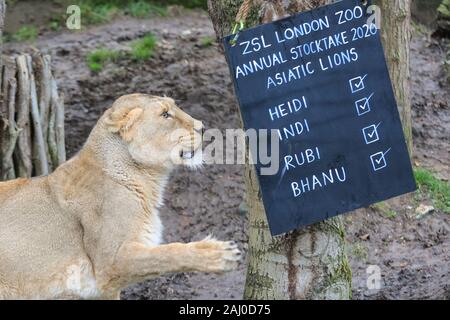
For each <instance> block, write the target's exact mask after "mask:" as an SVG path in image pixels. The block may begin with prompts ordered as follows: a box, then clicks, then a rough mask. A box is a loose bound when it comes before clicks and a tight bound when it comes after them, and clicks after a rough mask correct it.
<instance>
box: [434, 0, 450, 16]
mask: <svg viewBox="0 0 450 320" xmlns="http://www.w3.org/2000/svg"><path fill="white" fill-rule="evenodd" d="M437 10H438V12H439V13H440V14H441V15H442V16H444V17H446V18H448V19H450V0H443V1H442V3H441V4H440V6H439V7H438V9H437Z"/></svg>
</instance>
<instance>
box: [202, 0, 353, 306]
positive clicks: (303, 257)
mask: <svg viewBox="0 0 450 320" xmlns="http://www.w3.org/2000/svg"><path fill="white" fill-rule="evenodd" d="M329 2H332V1H331V0H291V1H279V0H270V1H267V0H266V1H262V0H255V1H253V4H254V7H253V9H252V10H251V11H250V17H249V19H248V21H246V26H253V25H257V24H260V23H262V22H269V21H272V20H276V19H279V18H281V17H283V16H286V15H289V14H293V13H297V12H299V11H303V10H307V9H312V8H314V7H316V6H319V5H324V4H327V3H329ZM241 3H242V1H241V0H209V1H208V10H209V13H210V16H211V19H212V22H213V25H214V28H215V30H216V34H217V37H218V38H219V39H221V38H222V37H223V36H224V35H227V34H229V33H230V32H231V29H232V26H233V24H234V20H235V16H236V13H237V11H238V9H239V7H240V5H241ZM245 183H246V188H247V194H246V201H247V204H248V207H249V231H248V234H249V251H248V261H249V262H248V263H249V265H248V272H247V280H246V285H245V292H244V297H245V298H246V299H349V298H350V297H351V270H350V267H349V264H348V260H347V257H346V254H345V242H344V236H345V233H344V227H343V224H342V221H341V218H340V217H336V218H332V219H329V220H327V221H325V222H321V223H318V224H315V225H313V226H310V227H307V228H304V229H301V230H296V231H293V232H290V233H288V234H286V235H285V236H282V237H272V236H271V235H270V231H269V227H268V223H267V219H266V214H265V210H264V206H263V203H262V200H261V192H260V188H259V184H258V180H257V177H256V172H255V169H254V167H253V165H248V164H247V165H246V170H245Z"/></svg>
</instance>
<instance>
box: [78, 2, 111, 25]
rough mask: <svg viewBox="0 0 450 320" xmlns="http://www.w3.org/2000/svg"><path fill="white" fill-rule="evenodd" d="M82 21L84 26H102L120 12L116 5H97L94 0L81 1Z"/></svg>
mask: <svg viewBox="0 0 450 320" xmlns="http://www.w3.org/2000/svg"><path fill="white" fill-rule="evenodd" d="M79 6H80V9H81V21H82V23H84V24H100V23H105V22H108V21H111V20H112V19H113V18H114V17H115V16H117V14H118V12H119V8H118V7H117V6H116V5H115V4H114V3H97V1H94V0H87V1H80V3H79Z"/></svg>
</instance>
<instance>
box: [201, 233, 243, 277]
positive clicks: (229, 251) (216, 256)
mask: <svg viewBox="0 0 450 320" xmlns="http://www.w3.org/2000/svg"><path fill="white" fill-rule="evenodd" d="M194 246H195V249H196V251H197V252H198V254H199V258H200V259H201V260H200V261H199V262H200V264H201V267H200V268H199V269H201V270H204V271H206V272H215V273H222V272H227V271H231V270H234V269H236V268H237V266H238V263H239V261H240V260H241V257H242V255H241V252H240V250H239V249H238V246H237V244H236V243H235V242H234V241H218V240H215V239H213V238H210V237H208V238H206V239H204V240H202V241H199V242H194Z"/></svg>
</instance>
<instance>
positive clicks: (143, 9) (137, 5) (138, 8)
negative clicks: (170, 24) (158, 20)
mask: <svg viewBox="0 0 450 320" xmlns="http://www.w3.org/2000/svg"><path fill="white" fill-rule="evenodd" d="M125 11H126V12H128V13H129V14H130V15H131V16H133V17H135V18H146V17H149V16H151V15H156V16H162V17H164V16H166V15H167V10H166V8H165V7H163V6H160V5H158V4H154V3H149V2H148V1H144V0H138V1H133V2H130V3H129V4H128V5H127V8H126V10H125Z"/></svg>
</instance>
